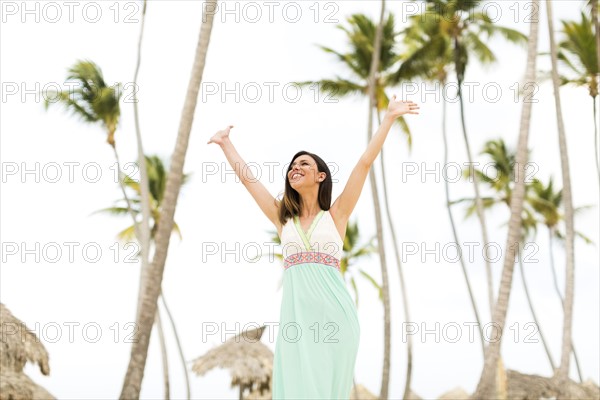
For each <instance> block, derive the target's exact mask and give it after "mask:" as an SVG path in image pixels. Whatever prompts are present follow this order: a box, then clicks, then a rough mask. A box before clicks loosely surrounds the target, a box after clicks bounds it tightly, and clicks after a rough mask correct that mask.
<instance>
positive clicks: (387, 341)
mask: <svg viewBox="0 0 600 400" xmlns="http://www.w3.org/2000/svg"><path fill="white" fill-rule="evenodd" d="M384 14H385V0H382V1H381V14H380V17H379V24H378V25H377V30H376V33H375V43H374V44H373V58H372V59H371V70H370V72H369V82H368V95H369V117H368V124H369V125H368V127H367V143H369V142H370V141H371V137H372V136H373V112H374V111H376V110H377V100H376V98H375V85H376V82H377V70H378V69H379V57H380V53H381V37H382V34H383V22H384ZM369 181H370V183H371V194H372V196H373V206H374V208H375V222H376V225H377V244H378V246H377V247H378V249H379V258H380V260H381V290H382V294H383V326H384V329H383V337H384V340H383V343H384V344H383V368H382V374H381V375H382V376H381V391H380V395H379V398H381V399H387V398H388V391H389V383H390V355H391V323H390V293H389V284H388V273H387V262H386V257H385V246H384V241H383V226H382V221H381V207H380V205H379V195H378V190H377V180H376V179H375V171H374V168H370V169H369Z"/></svg>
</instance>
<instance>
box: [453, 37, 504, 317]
mask: <svg viewBox="0 0 600 400" xmlns="http://www.w3.org/2000/svg"><path fill="white" fill-rule="evenodd" d="M459 46H460V44H459V42H458V37H455V38H454V49H455V51H454V53H455V62H454V63H455V65H456V66H457V67H456V68H455V69H456V78H457V81H458V85H457V86H458V102H459V104H460V120H461V124H462V131H463V137H464V139H465V146H466V149H467V157H468V159H469V166H470V168H475V164H474V163H473V156H472V153H471V146H470V144H469V136H468V135H467V124H466V122H465V105H464V99H463V96H462V83H463V76H462V74H461V73H459V72H458V71H459V68H458V64H459V62H460V61H459V56H458V48H459ZM472 175H473V188H474V189H475V206H476V210H477V217H478V219H479V224H480V225H481V237H482V239H483V246H484V247H483V248H484V249H486V250H487V244H488V243H489V240H488V234H487V226H486V223H485V213H484V212H483V204H482V202H481V195H480V194H479V178H478V177H477V174H476V173H473V174H472ZM483 258H484V261H485V273H486V276H487V286H488V302H489V307H490V315H492V314H493V308H494V282H493V280H492V267H491V265H490V260H489V257H487V256H485V254H484V257H483Z"/></svg>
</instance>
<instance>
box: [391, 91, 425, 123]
mask: <svg viewBox="0 0 600 400" xmlns="http://www.w3.org/2000/svg"><path fill="white" fill-rule="evenodd" d="M419 108H420V107H419V106H418V105H417V103H414V102H413V101H412V100H407V101H402V100H396V95H393V96H392V98H391V99H390V103H389V105H388V108H387V115H388V116H390V117H392V118H394V119H395V118H398V117H399V116H401V115H404V114H418V112H417V111H416V110H418V109H419Z"/></svg>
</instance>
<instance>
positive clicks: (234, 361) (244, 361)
mask: <svg viewBox="0 0 600 400" xmlns="http://www.w3.org/2000/svg"><path fill="white" fill-rule="evenodd" d="M264 330H265V326H264V325H263V326H261V327H260V328H257V329H252V330H248V331H245V332H242V333H241V334H238V335H236V336H234V337H233V338H231V339H228V340H227V341H226V342H225V343H223V344H221V345H219V346H217V347H215V348H213V349H211V350H209V351H208V352H207V353H206V354H204V355H203V356H201V357H198V358H197V359H195V360H194V361H193V365H192V371H194V372H195V373H196V374H198V375H199V376H202V375H204V374H205V373H206V372H208V371H210V370H212V369H213V368H225V369H229V371H230V373H231V386H232V387H234V386H240V388H241V389H242V390H243V388H245V387H248V388H250V389H251V390H252V389H257V388H258V389H269V388H270V381H271V374H272V373H273V352H272V351H271V349H269V347H267V346H266V345H265V344H264V343H262V342H261V341H260V338H261V336H262V333H263V331H264Z"/></svg>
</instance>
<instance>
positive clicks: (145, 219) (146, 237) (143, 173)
mask: <svg viewBox="0 0 600 400" xmlns="http://www.w3.org/2000/svg"><path fill="white" fill-rule="evenodd" d="M146 4H147V2H146V0H144V5H143V8H142V18H141V27H140V37H139V40H138V49H137V52H138V56H137V63H136V66H135V73H134V76H133V86H134V88H135V87H137V80H138V75H139V71H140V64H141V57H142V38H143V35H144V22H145V20H146ZM133 116H134V123H135V137H136V140H137V149H138V167H139V169H140V195H141V201H142V205H141V208H142V228H141V230H140V236H138V238H139V240H140V245H141V247H142V248H141V251H142V268H141V273H140V291H139V295H138V306H137V311H136V313H137V314H139V312H140V309H141V305H142V287H143V286H144V282H145V279H146V275H147V274H148V260H149V259H150V257H149V253H150V251H149V250H150V190H149V188H148V170H147V167H146V157H145V155H144V146H143V144H142V133H141V129H140V119H139V112H138V104H137V90H134V91H133Z"/></svg>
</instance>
